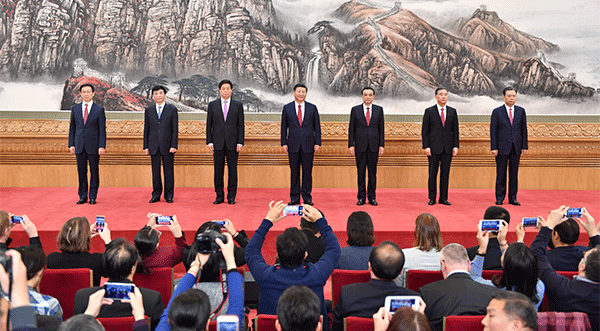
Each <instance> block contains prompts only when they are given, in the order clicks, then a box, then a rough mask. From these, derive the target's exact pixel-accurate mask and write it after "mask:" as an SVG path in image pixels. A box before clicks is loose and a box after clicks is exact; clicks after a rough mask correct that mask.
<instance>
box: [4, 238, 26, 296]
mask: <svg viewBox="0 0 600 331" xmlns="http://www.w3.org/2000/svg"><path fill="white" fill-rule="evenodd" d="M5 254H6V255H7V256H10V257H11V259H12V266H11V267H12V282H11V281H10V280H9V276H8V273H7V272H6V270H5V269H4V266H2V267H1V268H0V284H1V285H2V290H3V291H4V293H11V292H10V291H12V293H11V296H10V303H11V306H12V308H16V307H22V306H29V289H28V287H27V268H26V267H25V264H23V260H22V259H21V253H19V252H17V251H15V250H13V249H11V250H8V251H6V252H5ZM9 286H10V289H9Z"/></svg>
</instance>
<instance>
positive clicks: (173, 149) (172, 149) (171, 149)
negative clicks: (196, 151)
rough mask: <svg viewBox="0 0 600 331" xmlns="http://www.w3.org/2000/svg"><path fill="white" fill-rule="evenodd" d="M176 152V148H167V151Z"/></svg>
mask: <svg viewBox="0 0 600 331" xmlns="http://www.w3.org/2000/svg"><path fill="white" fill-rule="evenodd" d="M176 152H177V148H173V147H171V148H170V149H169V153H172V154H175V153H176Z"/></svg>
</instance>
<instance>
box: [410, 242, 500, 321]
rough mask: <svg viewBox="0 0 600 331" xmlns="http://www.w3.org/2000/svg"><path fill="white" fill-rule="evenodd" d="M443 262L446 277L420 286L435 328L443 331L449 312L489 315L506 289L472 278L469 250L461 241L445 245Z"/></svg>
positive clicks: (426, 309) (441, 260) (450, 313)
mask: <svg viewBox="0 0 600 331" xmlns="http://www.w3.org/2000/svg"><path fill="white" fill-rule="evenodd" d="M440 262H441V265H442V275H444V280H440V281H437V282H433V283H431V284H427V285H425V286H422V287H421V288H420V289H419V294H420V295H421V297H422V298H423V301H425V305H426V307H425V315H427V318H428V319H429V323H430V325H431V330H440V331H441V330H442V323H443V320H444V317H446V316H449V315H485V313H486V307H487V305H488V304H489V303H490V300H491V299H492V295H493V294H494V293H495V292H496V291H502V290H499V289H498V288H496V287H494V286H489V285H483V284H479V283H477V282H476V281H474V280H473V279H471V275H469V270H470V268H471V261H469V257H468V256H467V250H466V249H465V248H464V247H463V246H461V245H459V244H449V245H447V246H446V247H444V248H442V251H441V254H440Z"/></svg>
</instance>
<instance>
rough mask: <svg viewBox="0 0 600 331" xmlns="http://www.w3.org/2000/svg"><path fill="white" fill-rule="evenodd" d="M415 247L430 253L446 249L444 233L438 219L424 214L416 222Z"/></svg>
mask: <svg viewBox="0 0 600 331" xmlns="http://www.w3.org/2000/svg"><path fill="white" fill-rule="evenodd" d="M415 246H417V247H419V249H420V250H422V251H425V252H428V251H430V250H432V249H434V248H435V250H436V251H440V250H441V249H442V248H443V247H444V241H443V240H442V232H441V231H440V224H439V223H438V220H437V218H435V216H433V215H431V214H429V213H422V214H421V215H419V216H417V219H416V220H415Z"/></svg>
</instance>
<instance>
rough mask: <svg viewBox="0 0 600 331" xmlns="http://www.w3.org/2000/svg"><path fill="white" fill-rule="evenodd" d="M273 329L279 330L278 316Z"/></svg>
mask: <svg viewBox="0 0 600 331" xmlns="http://www.w3.org/2000/svg"><path fill="white" fill-rule="evenodd" d="M275 330H277V331H281V324H279V318H278V319H276V320H275Z"/></svg>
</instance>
